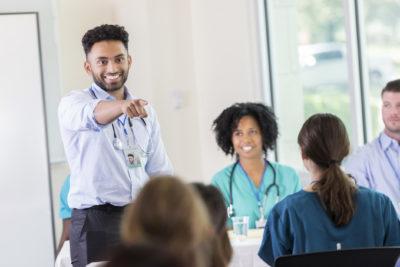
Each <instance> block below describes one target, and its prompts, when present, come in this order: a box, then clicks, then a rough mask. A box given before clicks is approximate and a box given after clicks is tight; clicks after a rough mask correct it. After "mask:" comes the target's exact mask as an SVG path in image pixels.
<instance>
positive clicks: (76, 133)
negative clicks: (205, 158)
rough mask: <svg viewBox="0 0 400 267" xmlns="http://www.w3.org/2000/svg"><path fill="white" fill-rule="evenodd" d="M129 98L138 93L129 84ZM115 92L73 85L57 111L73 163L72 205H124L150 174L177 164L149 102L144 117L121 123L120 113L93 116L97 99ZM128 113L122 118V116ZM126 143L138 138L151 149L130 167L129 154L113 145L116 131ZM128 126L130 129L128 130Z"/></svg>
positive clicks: (166, 171)
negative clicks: (104, 120) (102, 118)
mask: <svg viewBox="0 0 400 267" xmlns="http://www.w3.org/2000/svg"><path fill="white" fill-rule="evenodd" d="M125 99H137V98H136V97H133V96H132V95H131V94H130V93H129V92H128V90H127V89H126V88H125ZM102 100H108V101H115V98H114V97H112V96H110V95H109V94H108V93H107V92H105V91H104V90H102V89H101V88H99V87H98V86H97V85H96V84H93V85H92V87H91V88H87V89H85V90H76V91H72V92H71V93H69V94H68V95H66V96H65V97H63V98H62V100H61V102H60V105H59V108H58V117H59V121H60V129H61V137H62V140H63V143H64V148H65V153H66V156H67V159H68V163H69V166H70V169H71V181H70V193H69V196H68V204H69V206H70V207H71V208H77V209H84V208H89V207H91V206H94V205H102V204H105V203H110V204H112V205H115V206H123V205H126V204H128V203H130V202H131V201H132V200H134V199H135V197H136V195H137V194H138V192H139V190H140V189H141V188H142V187H143V185H144V184H145V183H146V182H147V181H148V180H149V176H153V175H160V174H172V173H173V169H172V166H171V163H170V161H169V159H168V156H167V154H166V152H165V148H164V144H163V142H162V140H161V136H160V126H159V123H158V120H157V116H156V113H155V111H154V109H153V108H152V107H151V106H150V105H146V106H145V109H146V112H147V114H148V117H147V118H144V120H145V122H146V124H145V123H144V122H143V121H142V120H141V119H140V118H136V117H135V118H133V119H131V121H132V127H130V126H129V123H128V119H127V120H126V123H125V126H124V127H123V126H122V124H121V123H119V122H118V119H116V120H114V121H113V122H112V123H109V124H106V125H101V124H99V123H97V121H96V119H95V117H94V114H93V112H94V109H95V107H96V105H97V104H98V103H99V102H100V101H102ZM124 117H125V115H124V114H123V115H121V116H120V117H119V119H120V120H121V121H124ZM112 125H114V129H115V134H116V136H117V138H119V139H120V140H121V142H122V144H123V146H124V147H127V146H128V144H131V145H132V143H133V144H140V146H141V147H142V148H145V149H148V150H151V149H152V147H153V151H154V152H153V153H152V154H151V155H148V156H147V157H143V156H140V161H141V165H142V166H141V167H139V168H128V166H127V159H126V155H125V154H124V152H123V151H122V150H117V149H116V148H115V147H114V146H113V141H114V131H113V127H112ZM124 128H125V129H126V134H125V133H124Z"/></svg>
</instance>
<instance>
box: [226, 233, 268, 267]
mask: <svg viewBox="0 0 400 267" xmlns="http://www.w3.org/2000/svg"><path fill="white" fill-rule="evenodd" d="M231 244H232V247H233V257H232V260H231V263H230V264H229V267H266V266H269V265H268V264H267V263H265V262H264V261H263V260H262V259H261V258H260V257H259V256H258V249H259V248H260V245H261V238H248V239H246V240H242V241H236V240H231Z"/></svg>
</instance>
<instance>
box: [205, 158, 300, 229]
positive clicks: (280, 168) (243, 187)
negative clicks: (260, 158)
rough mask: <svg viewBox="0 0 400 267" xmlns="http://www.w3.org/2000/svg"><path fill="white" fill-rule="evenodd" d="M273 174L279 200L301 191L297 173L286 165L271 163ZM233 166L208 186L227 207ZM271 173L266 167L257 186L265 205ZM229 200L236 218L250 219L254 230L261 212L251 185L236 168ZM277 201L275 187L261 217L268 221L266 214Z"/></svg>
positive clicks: (270, 191) (240, 169)
mask: <svg viewBox="0 0 400 267" xmlns="http://www.w3.org/2000/svg"><path fill="white" fill-rule="evenodd" d="M270 164H271V165H272V166H273V167H274V168H275V171H276V183H277V185H278V186H279V196H280V199H279V200H282V199H284V198H285V197H286V196H288V195H290V194H293V193H296V192H298V191H299V190H301V188H302V186H301V183H300V180H299V177H298V175H297V173H296V171H295V170H294V169H293V168H291V167H288V166H284V165H281V164H278V163H275V162H270ZM232 167H233V164H232V165H230V166H228V167H226V168H225V169H223V170H221V171H219V172H218V173H216V174H215V175H214V177H213V179H212V180H211V184H212V185H214V186H216V187H217V188H218V189H219V190H220V191H221V193H222V195H223V196H224V199H225V204H226V206H227V207H228V206H229V204H230V200H229V196H230V190H229V177H230V174H231V170H232ZM273 177H274V174H273V171H272V168H271V166H268V167H267V169H266V170H265V173H264V178H263V181H262V184H261V186H260V189H261V190H260V194H259V195H260V198H261V203H263V202H264V197H265V191H266V190H267V188H268V186H269V185H270V184H272V182H273ZM250 182H251V185H252V187H253V188H254V189H255V190H258V188H256V187H255V185H254V183H253V182H252V181H251V180H250ZM232 199H233V209H234V211H235V216H249V228H250V229H252V228H255V227H256V225H255V221H256V220H258V219H259V218H260V211H259V209H258V203H257V202H258V201H257V198H256V196H255V195H254V193H253V190H252V188H251V187H250V183H249V181H248V179H247V177H246V174H245V172H244V170H243V169H242V168H241V167H240V166H239V165H237V166H236V168H235V171H234V173H233V182H232ZM275 202H276V188H275V187H273V188H272V189H271V190H269V192H268V196H267V200H266V203H265V206H264V217H265V219H267V217H268V214H269V212H270V211H271V209H272V207H273V206H274V205H275ZM231 226H232V220H231V219H228V227H231Z"/></svg>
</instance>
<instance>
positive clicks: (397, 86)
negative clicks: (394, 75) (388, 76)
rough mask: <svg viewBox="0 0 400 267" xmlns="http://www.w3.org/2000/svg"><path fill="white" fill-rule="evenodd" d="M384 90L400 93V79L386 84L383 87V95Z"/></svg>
mask: <svg viewBox="0 0 400 267" xmlns="http://www.w3.org/2000/svg"><path fill="white" fill-rule="evenodd" d="M384 92H394V93H400V79H397V80H393V81H390V82H388V83H387V84H386V86H385V87H384V88H383V89H382V93H381V96H383V93H384Z"/></svg>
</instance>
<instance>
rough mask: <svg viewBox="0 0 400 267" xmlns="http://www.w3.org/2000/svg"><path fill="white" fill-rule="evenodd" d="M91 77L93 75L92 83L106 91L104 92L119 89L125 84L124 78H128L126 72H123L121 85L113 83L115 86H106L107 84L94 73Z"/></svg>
mask: <svg viewBox="0 0 400 267" xmlns="http://www.w3.org/2000/svg"><path fill="white" fill-rule="evenodd" d="M92 77H93V81H94V83H95V84H96V85H97V86H98V87H100V88H101V89H103V90H104V91H106V92H115V91H118V90H119V89H121V88H122V87H124V84H125V82H126V80H128V73H126V74H125V72H124V73H123V76H122V80H121V85H115V86H112V87H107V85H106V84H105V83H104V82H103V81H102V80H99V79H97V77H96V76H95V75H92Z"/></svg>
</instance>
